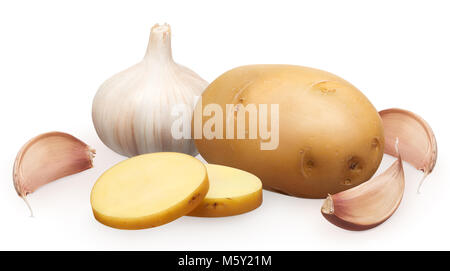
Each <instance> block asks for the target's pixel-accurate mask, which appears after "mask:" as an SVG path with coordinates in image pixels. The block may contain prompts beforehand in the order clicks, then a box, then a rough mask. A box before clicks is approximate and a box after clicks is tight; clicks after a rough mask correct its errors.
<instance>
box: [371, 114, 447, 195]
mask: <svg viewBox="0 0 450 271" xmlns="http://www.w3.org/2000/svg"><path fill="white" fill-rule="evenodd" d="M379 114H380V117H381V119H382V121H383V126H384V135H385V142H386V143H385V148H384V152H385V153H387V154H389V155H392V156H396V150H395V139H396V138H399V139H400V142H401V145H400V149H401V150H402V153H401V155H402V157H403V159H404V160H405V161H406V162H408V163H410V164H411V165H413V166H414V167H415V168H416V169H418V170H421V171H423V172H424V175H423V178H422V180H421V181H420V184H419V186H418V188H417V192H420V187H421V186H422V183H423V181H424V180H425V178H426V177H427V176H428V174H430V173H431V172H432V171H433V169H434V166H435V165H436V160H437V152H438V149H437V143H436V137H435V136H434V133H433V130H432V129H431V127H430V125H429V124H428V123H427V122H426V121H425V120H424V119H423V118H421V117H420V116H419V115H417V114H415V113H413V112H411V111H408V110H404V109H400V108H390V109H385V110H382V111H380V112H379Z"/></svg>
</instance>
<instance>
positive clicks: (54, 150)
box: [13, 132, 95, 216]
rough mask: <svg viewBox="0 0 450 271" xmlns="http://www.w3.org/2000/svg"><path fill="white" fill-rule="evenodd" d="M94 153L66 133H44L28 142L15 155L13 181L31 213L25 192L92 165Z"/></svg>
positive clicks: (30, 191) (28, 192) (32, 190)
mask: <svg viewBox="0 0 450 271" xmlns="http://www.w3.org/2000/svg"><path fill="white" fill-rule="evenodd" d="M94 156H95V150H94V149H91V148H90V147H89V146H88V145H86V144H85V143H84V142H82V141H81V140H79V139H77V138H76V137H74V136H72V135H69V134H66V133H61V132H50V133H45V134H42V135H39V136H37V137H35V138H33V139H31V140H30V141H28V142H27V143H26V144H25V145H24V146H23V147H22V148H21V149H20V151H19V153H18V154H17V157H16V160H15V163H14V171H13V180H14V188H15V189H16V192H17V194H18V195H19V196H20V197H21V198H22V199H23V200H24V201H25V203H26V204H27V206H28V208H29V209H30V212H31V216H33V211H32V209H31V207H30V205H29V204H28V201H27V200H26V196H27V195H28V194H30V193H33V192H34V191H35V190H36V189H37V188H39V187H41V186H43V185H45V184H47V183H49V182H52V181H54V180H57V179H60V178H62V177H65V176H68V175H72V174H75V173H78V172H81V171H84V170H86V169H89V168H92V167H93V159H94Z"/></svg>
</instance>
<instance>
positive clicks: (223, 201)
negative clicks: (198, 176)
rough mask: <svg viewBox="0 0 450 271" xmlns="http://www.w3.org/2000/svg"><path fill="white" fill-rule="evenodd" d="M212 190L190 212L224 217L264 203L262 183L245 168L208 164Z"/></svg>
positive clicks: (244, 211)
mask: <svg viewBox="0 0 450 271" xmlns="http://www.w3.org/2000/svg"><path fill="white" fill-rule="evenodd" d="M206 168H207V171H208V179H209V191H208V193H207V194H206V197H205V199H204V200H203V202H202V203H201V204H200V205H199V206H198V207H197V208H196V209H195V210H194V211H192V212H191V213H190V214H189V215H191V216H201V217H222V216H231V215H238V214H242V213H246V212H249V211H251V210H254V209H256V208H258V207H259V206H260V205H261V203H262V183H261V181H260V180H259V178H258V177H256V176H255V175H253V174H250V173H248V172H245V171H243V170H239V169H235V168H231V167H226V166H220V165H212V164H208V165H206Z"/></svg>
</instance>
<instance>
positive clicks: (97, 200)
mask: <svg viewBox="0 0 450 271" xmlns="http://www.w3.org/2000/svg"><path fill="white" fill-rule="evenodd" d="M208 186H209V184H208V177H207V173H206V168H205V166H204V165H203V163H201V162H200V161H199V160H197V159H195V158H193V157H192V156H189V155H185V154H179V153H152V154H145V155H140V156H136V157H133V158H130V159H128V160H125V161H123V162H121V163H119V164H117V165H115V166H113V167H112V168H110V169H108V170H107V171H106V172H105V173H104V174H103V175H102V176H100V178H99V179H98V180H97V182H96V183H95V185H94V187H93V189H92V193H91V205H92V210H93V212H94V216H95V218H96V219H97V220H98V221H99V222H101V223H103V224H105V225H108V226H111V227H114V228H119V229H144V228H150V227H156V226H159V225H163V224H166V223H168V222H170V221H173V220H175V219H177V218H179V217H181V216H183V215H186V214H188V213H189V212H191V211H192V210H193V209H195V208H196V207H197V206H198V205H199V204H200V203H201V202H202V200H203V199H204V197H205V195H206V193H207V191H208Z"/></svg>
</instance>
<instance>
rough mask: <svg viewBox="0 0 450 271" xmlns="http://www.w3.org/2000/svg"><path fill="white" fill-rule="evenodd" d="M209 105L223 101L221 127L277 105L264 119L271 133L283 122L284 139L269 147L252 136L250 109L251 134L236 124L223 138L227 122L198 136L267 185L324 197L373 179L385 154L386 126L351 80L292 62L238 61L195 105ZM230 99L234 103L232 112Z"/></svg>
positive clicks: (204, 151) (226, 161)
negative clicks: (241, 133)
mask: <svg viewBox="0 0 450 271" xmlns="http://www.w3.org/2000/svg"><path fill="white" fill-rule="evenodd" d="M208 104H218V105H219V106H220V107H221V108H222V110H223V112H224V113H223V115H222V116H220V118H221V120H222V122H223V126H225V124H226V123H229V122H230V121H231V122H232V123H233V122H234V125H235V126H234V127H237V120H236V119H237V117H236V116H237V114H238V113H239V111H240V110H245V108H244V106H247V105H249V104H255V105H256V106H259V105H260V104H268V105H269V106H268V107H269V109H270V108H271V107H270V105H271V104H278V108H279V109H278V110H279V114H278V115H279V117H278V119H274V118H273V119H274V120H275V122H274V123H272V124H271V119H272V118H271V117H270V116H271V115H270V114H271V112H272V110H268V111H269V113H268V116H269V117H268V120H267V121H266V123H268V126H269V129H268V130H269V131H272V134H271V136H273V137H274V136H276V132H277V131H276V127H275V126H278V127H279V142H278V143H279V144H278V146H277V147H276V148H274V149H272V150H262V148H261V146H262V145H261V143H263V142H268V141H269V140H268V139H267V137H265V138H262V137H261V135H260V133H258V134H257V135H256V138H253V139H252V138H249V137H250V136H251V132H249V129H250V124H249V121H250V118H249V116H250V113H249V112H246V111H244V114H245V135H246V136H247V137H246V139H237V132H236V130H237V128H235V130H234V132H233V133H234V138H233V139H226V129H225V128H223V133H222V137H223V139H218V138H213V139H207V138H205V136H204V135H203V137H202V138H201V139H200V138H197V139H196V140H195V144H196V146H197V148H198V151H199V152H200V154H201V155H202V157H203V158H204V159H205V160H206V161H208V162H209V163H214V164H221V165H226V166H231V167H235V168H239V169H242V170H245V171H248V172H251V173H253V174H255V175H256V176H258V177H259V178H260V179H261V180H262V182H263V185H264V188H265V189H269V190H273V191H276V192H280V193H284V194H288V195H292V196H298V197H307V198H324V197H326V196H327V194H334V193H337V192H340V191H342V190H346V189H349V188H351V187H354V186H356V185H358V184H360V183H362V182H364V181H366V180H368V179H370V177H371V176H372V175H373V174H374V173H375V171H376V170H377V168H378V166H379V164H380V162H381V159H382V156H383V149H384V135H383V126H382V122H381V119H380V117H379V115H378V112H377V110H376V109H375V108H374V106H373V105H372V104H371V103H370V101H369V100H368V99H367V98H366V97H365V96H364V95H363V94H362V93H361V92H360V91H359V90H358V89H356V88H355V87H354V86H353V85H351V84H350V83H348V82H347V81H345V80H343V79H341V78H339V77H338V76H336V75H333V74H331V73H328V72H325V71H321V70H317V69H312V68H307V67H300V66H293V65H251V66H242V67H238V68H235V69H233V70H230V71H228V72H226V73H224V74H222V75H221V76H219V77H218V78H217V79H216V80H215V81H214V82H212V83H211V84H210V85H209V86H208V88H207V89H206V90H205V91H204V93H203V95H202V100H201V101H200V102H199V103H197V105H196V111H197V112H199V111H200V110H203V109H205V107H206V106H207V105H208ZM227 104H228V105H230V104H231V105H233V108H234V110H233V111H234V112H232V114H230V115H229V116H227V114H226V112H227ZM229 108H230V107H228V110H229ZM258 110H259V109H258ZM274 110H275V109H274ZM259 111H261V110H259ZM216 114H217V112H216ZM208 115H211V116H208ZM212 117H217V116H215V114H209V113H207V114H205V112H203V114H202V117H201V118H200V119H201V127H203V129H205V126H204V125H205V123H206V122H207V121H208V120H209V119H210V118H212ZM277 120H278V121H277ZM257 121H258V129H260V128H261V125H262V124H263V123H261V119H260V118H258V120H257ZM193 123H194V130H197V131H198V126H197V127H196V126H195V125H196V124H195V120H194V122H193ZM216 125H217V123H216ZM214 129H217V127H215V128H214ZM214 129H213V130H214ZM253 136H255V135H254V134H253ZM228 138H229V137H228Z"/></svg>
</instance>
